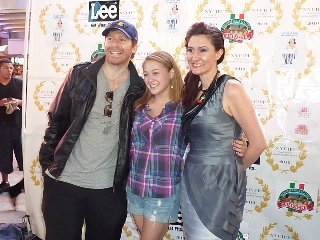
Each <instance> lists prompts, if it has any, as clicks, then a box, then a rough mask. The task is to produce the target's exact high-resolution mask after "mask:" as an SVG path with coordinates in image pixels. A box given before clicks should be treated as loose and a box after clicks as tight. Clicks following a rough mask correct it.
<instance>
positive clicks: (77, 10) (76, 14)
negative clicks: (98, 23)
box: [73, 3, 99, 34]
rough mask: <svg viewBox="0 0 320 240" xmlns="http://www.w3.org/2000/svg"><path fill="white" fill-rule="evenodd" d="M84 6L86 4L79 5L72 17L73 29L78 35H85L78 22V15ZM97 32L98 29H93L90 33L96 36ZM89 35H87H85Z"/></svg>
mask: <svg viewBox="0 0 320 240" xmlns="http://www.w3.org/2000/svg"><path fill="white" fill-rule="evenodd" d="M85 6H86V3H81V4H80V6H79V7H77V8H76V10H75V12H74V15H73V21H74V24H75V28H76V29H77V30H78V32H79V33H80V34H83V33H85V30H84V28H83V27H82V26H81V24H80V21H79V15H80V13H81V10H82V9H83V8H84V7H85ZM98 30H99V27H93V28H92V33H94V34H96V33H97V32H98ZM86 34H89V33H86Z"/></svg>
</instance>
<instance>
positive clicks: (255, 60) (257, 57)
mask: <svg viewBox="0 0 320 240" xmlns="http://www.w3.org/2000/svg"><path fill="white" fill-rule="evenodd" d="M247 46H248V48H249V49H250V50H251V51H252V56H253V66H252V67H251V69H250V75H251V76H252V74H253V73H255V72H256V71H258V66H259V64H260V55H259V50H258V49H257V48H255V47H253V45H252V44H251V43H247ZM244 76H245V77H246V78H249V72H248V71H247V72H246V73H245V75H244Z"/></svg>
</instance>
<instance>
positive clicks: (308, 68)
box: [298, 49, 316, 79]
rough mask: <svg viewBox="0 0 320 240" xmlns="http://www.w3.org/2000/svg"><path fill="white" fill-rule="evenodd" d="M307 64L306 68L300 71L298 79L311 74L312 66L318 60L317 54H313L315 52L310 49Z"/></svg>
mask: <svg viewBox="0 0 320 240" xmlns="http://www.w3.org/2000/svg"><path fill="white" fill-rule="evenodd" d="M306 57H307V66H306V68H305V69H304V70H303V72H302V73H299V74H298V79H301V78H302V77H303V76H307V75H309V74H310V73H311V72H312V71H311V69H312V67H313V66H314V64H315V62H316V58H315V56H314V55H313V52H312V50H310V49H309V50H308V51H307V56H306Z"/></svg>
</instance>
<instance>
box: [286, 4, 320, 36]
mask: <svg viewBox="0 0 320 240" xmlns="http://www.w3.org/2000/svg"><path fill="white" fill-rule="evenodd" d="M291 17H292V20H293V24H294V26H295V27H296V28H297V29H298V30H300V31H306V32H309V33H318V32H319V31H320V21H319V19H320V6H319V2H317V1H305V0H304V1H299V0H297V1H295V4H294V9H293V10H292V14H291Z"/></svg>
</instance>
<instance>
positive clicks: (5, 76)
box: [0, 58, 23, 193]
mask: <svg viewBox="0 0 320 240" xmlns="http://www.w3.org/2000/svg"><path fill="white" fill-rule="evenodd" d="M12 75H13V64H12V62H11V61H10V59H7V58H2V59H0V146H1V147H0V172H1V176H2V182H1V184H0V193H3V192H6V191H8V190H9V188H10V183H9V179H8V176H9V174H10V173H12V172H13V165H12V163H13V153H14V155H15V158H16V161H17V163H18V168H19V170H20V171H23V156H22V143H21V126H22V114H21V112H22V111H21V106H22V100H21V99H22V80H20V79H18V78H14V77H12Z"/></svg>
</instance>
